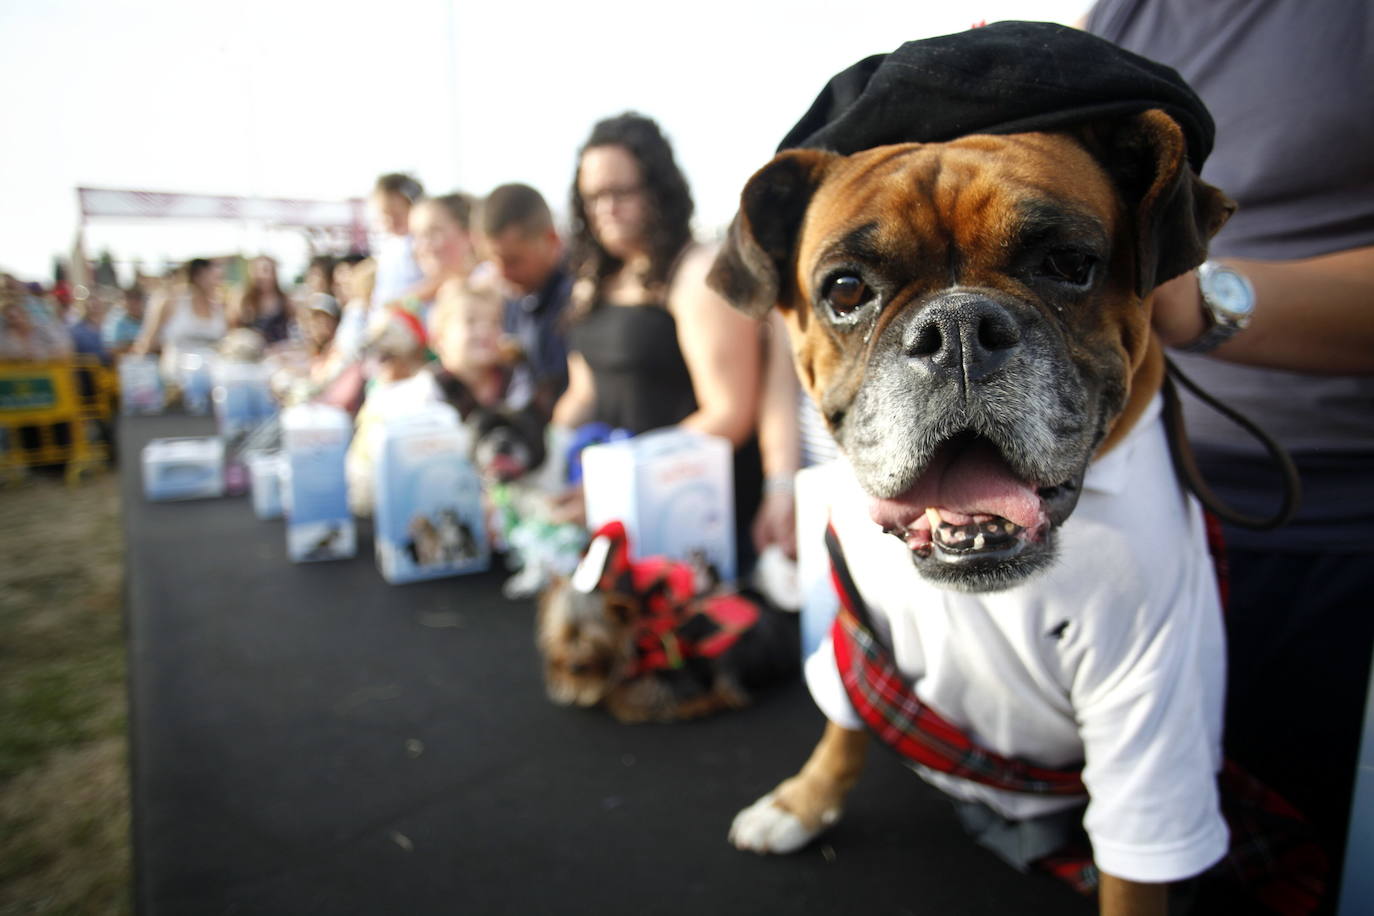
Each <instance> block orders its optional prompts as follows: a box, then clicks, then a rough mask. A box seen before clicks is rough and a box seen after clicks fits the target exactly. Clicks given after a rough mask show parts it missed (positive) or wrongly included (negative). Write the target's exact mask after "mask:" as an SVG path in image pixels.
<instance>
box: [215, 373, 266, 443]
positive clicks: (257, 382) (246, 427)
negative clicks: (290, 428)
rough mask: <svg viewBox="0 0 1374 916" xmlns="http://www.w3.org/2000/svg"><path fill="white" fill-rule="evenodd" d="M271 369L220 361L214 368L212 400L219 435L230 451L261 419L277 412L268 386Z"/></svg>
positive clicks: (263, 419)
mask: <svg viewBox="0 0 1374 916" xmlns="http://www.w3.org/2000/svg"><path fill="white" fill-rule="evenodd" d="M271 374H272V369H271V367H269V366H265V365H263V364H262V363H231V362H221V363H218V364H217V365H216V366H215V367H214V379H215V387H214V392H213V400H214V405H215V422H216V424H217V425H218V427H219V434H220V438H222V439H224V442H225V446H226V448H228V450H229V451H230V453H231V454H232V453H234V452H236V451H237V450H238V445H239V444H240V443H241V442H242V441H243V440H244V439H245V438H246V437H247V436H248V434H249V433H250V432H252V431H253V430H254V429H256V428H257V427H258V426H259V425H260V424H261V423H263V422H264V421H265V420H270V419H271V418H272V417H274V416H276V414H277V402H276V399H275V398H273V397H272V390H271V388H270V387H269V386H268V380H269V378H270V377H271Z"/></svg>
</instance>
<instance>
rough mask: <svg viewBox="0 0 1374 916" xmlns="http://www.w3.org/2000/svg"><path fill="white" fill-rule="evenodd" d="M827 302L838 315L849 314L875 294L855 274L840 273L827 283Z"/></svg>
mask: <svg viewBox="0 0 1374 916" xmlns="http://www.w3.org/2000/svg"><path fill="white" fill-rule="evenodd" d="M824 298H825V303H826V305H828V306H830V308H831V309H832V310H833V311H834V312H835V314H836V315H848V314H849V313H850V312H852V311H854V310H855V309H857V308H858V307H859V306H861V305H863V304H864V303H865V302H867V301H868V300H869V299H871V298H873V294H872V293H871V292H869V289H868V284H867V283H865V282H864V281H863V280H861V279H860V278H859V277H856V276H855V275H854V274H840V275H839V276H837V277H833V278H831V280H830V281H829V282H828V283H826V285H825V294H824Z"/></svg>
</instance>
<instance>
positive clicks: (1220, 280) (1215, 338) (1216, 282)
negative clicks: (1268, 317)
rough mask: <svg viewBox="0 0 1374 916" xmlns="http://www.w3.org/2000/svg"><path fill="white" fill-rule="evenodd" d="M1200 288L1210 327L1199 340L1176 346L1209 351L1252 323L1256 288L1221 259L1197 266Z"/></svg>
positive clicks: (1184, 348) (1196, 350)
mask: <svg viewBox="0 0 1374 916" xmlns="http://www.w3.org/2000/svg"><path fill="white" fill-rule="evenodd" d="M1197 285H1198V291H1199V292H1200V293H1201V294H1202V311H1203V315H1204V317H1205V318H1206V320H1207V328H1206V330H1204V331H1203V332H1202V334H1201V336H1199V337H1198V338H1197V339H1196V340H1194V341H1193V342H1191V343H1186V344H1183V345H1182V346H1180V347H1177V348H1175V349H1178V350H1182V351H1183V352H1184V353H1206V352H1208V351H1210V350H1214V349H1216V348H1217V347H1218V346H1220V345H1221V344H1223V343H1225V342H1226V341H1228V340H1230V339H1231V338H1232V337H1234V336H1235V335H1237V334H1239V333H1240V332H1241V331H1243V330H1245V329H1246V328H1247V327H1249V326H1250V317H1251V315H1252V314H1253V313H1254V311H1255V287H1254V286H1253V285H1252V284H1251V283H1250V281H1249V280H1248V279H1246V277H1245V275H1244V274H1242V273H1240V272H1239V271H1236V270H1232V269H1231V268H1230V267H1227V266H1226V265H1225V264H1222V263H1220V262H1218V261H1204V262H1203V263H1202V264H1200V265H1199V266H1198V269H1197Z"/></svg>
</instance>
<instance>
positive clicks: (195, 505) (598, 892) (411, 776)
mask: <svg viewBox="0 0 1374 916" xmlns="http://www.w3.org/2000/svg"><path fill="white" fill-rule="evenodd" d="M211 430H212V424H211V423H210V422H209V421H208V420H206V419H203V418H187V417H175V416H165V417H131V418H124V419H123V420H122V421H121V423H120V436H119V441H120V458H121V460H120V469H121V474H122V476H123V481H122V486H123V505H124V525H125V533H126V537H127V552H128V559H127V568H128V578H127V581H128V626H129V658H130V676H131V688H130V692H131V697H132V715H131V723H132V724H131V732H132V734H131V749H132V750H131V758H132V769H133V787H134V796H133V797H134V834H135V866H136V874H137V880H136V896H137V908H138V912H139V913H140V914H143V916H162V914H174V916H191V914H202V913H204V914H210V913H215V914H220V913H223V914H228V913H238V914H393V913H395V914H402V913H404V914H456V913H463V914H507V913H509V914H607V916H618V914H635V916H650V914H702V913H706V914H774V913H777V914H788V916H801V914H810V913H826V914H900V913H913V914H915V913H920V914H927V916H928V914H939V916H948V914H996V916H1006V914H1042V913H1043V914H1051V913H1052V914H1056V916H1059V914H1074V913H1089V912H1094V911H1095V907H1094V906H1092V905H1091V903H1089V902H1087V901H1084V900H1081V899H1080V898H1078V897H1076V896H1075V895H1074V894H1073V893H1072V892H1070V891H1068V890H1067V889H1064V888H1062V887H1061V886H1060V885H1059V884H1057V883H1056V882H1054V881H1053V880H1052V879H1049V878H1047V877H1043V876H1039V875H1033V876H1023V875H1019V874H1017V873H1015V872H1014V871H1012V870H1011V869H1010V868H1008V867H1007V866H1005V865H1003V864H1001V863H1000V862H998V861H997V860H995V859H993V858H992V857H991V856H990V855H989V854H987V853H985V852H983V851H981V850H980V849H978V848H976V847H974V846H973V845H972V844H971V843H970V841H968V840H967V839H965V838H964V836H963V835H962V834H961V832H960V829H959V827H958V826H957V825H956V823H955V820H954V816H953V813H952V811H951V810H950V808H949V806H948V804H947V803H946V802H945V801H944V800H943V798H942V797H941V796H940V795H939V794H938V793H936V792H935V791H934V790H932V789H929V788H928V787H926V786H925V785H924V784H923V783H922V782H921V781H920V780H919V779H918V778H917V777H915V776H914V775H912V774H911V773H909V772H908V771H906V770H905V769H903V768H902V767H901V766H900V765H899V764H898V763H897V762H896V760H895V759H893V758H891V757H889V756H888V755H886V754H884V753H882V752H878V751H875V753H874V755H873V757H872V762H871V763H870V766H869V769H868V771H867V772H866V773H865V774H864V777H863V779H862V781H861V782H860V784H859V787H858V789H857V790H856V791H855V793H854V796H853V799H852V804H851V807H850V809H849V812H848V814H847V815H846V818H845V820H844V821H843V822H842V823H841V824H840V825H839V826H838V827H837V828H836V829H835V830H834V831H833V832H832V833H830V834H829V835H828V836H826V837H825V838H824V841H823V842H821V843H818V844H816V845H814V846H813V847H811V848H808V849H807V850H805V851H803V852H801V853H799V854H797V855H795V856H790V857H784V858H761V857H757V856H753V855H748V854H744V853H740V852H737V851H735V850H734V849H732V848H731V847H730V846H729V845H728V844H727V843H726V840H725V833H726V829H727V826H728V824H729V822H730V818H731V817H732V816H733V814H734V813H735V811H736V810H737V809H739V808H740V807H741V806H743V805H744V804H746V803H748V802H750V801H752V800H753V799H754V798H756V797H757V796H758V795H760V794H761V793H763V792H764V791H766V790H767V789H769V788H770V787H771V786H772V785H774V784H775V783H776V782H777V781H778V780H779V779H781V778H783V777H785V776H787V775H789V774H790V773H792V772H794V771H795V770H796V769H797V767H798V766H800V764H801V762H802V761H803V760H804V759H805V757H806V755H807V753H808V752H809V751H810V749H811V747H812V745H813V744H814V742H815V740H816V739H817V738H818V737H819V735H820V732H821V728H822V724H823V723H822V720H821V716H820V714H819V713H818V712H817V711H816V709H815V708H814V707H813V705H812V703H811V701H810V699H809V697H808V696H807V694H806V690H805V688H804V686H803V685H802V684H801V683H800V682H797V683H795V684H792V685H790V686H788V687H785V688H783V689H780V690H777V691H775V692H773V693H772V694H770V695H768V696H765V697H763V698H762V699H761V700H760V702H759V703H758V704H757V705H755V706H754V707H752V708H750V709H748V710H745V711H743V712H739V713H732V714H729V715H723V716H720V717H717V718H714V719H710V720H708V721H704V722H697V723H692V724H686V725H674V726H638V727H627V726H621V725H618V724H616V723H615V722H613V721H612V720H611V719H610V718H609V717H607V716H606V715H604V714H603V713H601V712H599V711H582V710H569V709H563V708H559V707H555V706H553V705H552V704H551V703H549V702H548V700H546V699H545V697H544V695H543V688H542V683H541V680H540V674H539V669H538V660H537V656H536V653H535V650H534V646H533V638H532V631H533V606H532V604H529V603H514V602H509V601H506V600H505V599H503V598H502V597H501V595H500V590H499V588H500V583H501V581H502V578H503V574H502V573H499V572H493V573H490V574H486V575H482V576H475V577H466V578H455V579H446V580H440V581H437V582H430V583H423V584H415V585H403V586H390V585H387V584H386V583H384V582H383V581H382V579H381V577H380V575H379V574H378V573H377V570H376V566H375V564H374V562H373V560H372V556H371V542H370V541H369V540H363V541H362V543H361V548H362V549H361V552H360V555H359V556H358V557H357V558H356V559H354V560H352V561H343V562H334V563H324V564H314V565H300V566H297V565H293V564H291V563H289V562H288V561H287V560H286V556H285V534H284V532H283V528H282V523H281V522H280V521H275V522H264V521H259V520H257V519H256V518H254V517H253V514H252V509H251V506H250V504H249V501H248V500H247V498H242V497H241V498H226V499H220V500H210V501H204V502H187V503H149V502H147V501H145V500H144V498H143V495H142V489H141V481H140V467H139V461H138V457H139V452H140V450H141V448H142V447H143V445H144V444H145V443H146V442H147V441H148V440H149V439H152V438H156V437H161V436H172V435H196V434H203V433H209V432H211Z"/></svg>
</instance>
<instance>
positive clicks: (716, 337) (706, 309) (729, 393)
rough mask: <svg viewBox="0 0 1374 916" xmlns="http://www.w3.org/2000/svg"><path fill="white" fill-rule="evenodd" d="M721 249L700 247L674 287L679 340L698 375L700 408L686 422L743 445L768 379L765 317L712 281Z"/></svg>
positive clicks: (694, 377)
mask: <svg viewBox="0 0 1374 916" xmlns="http://www.w3.org/2000/svg"><path fill="white" fill-rule="evenodd" d="M714 257H715V252H714V251H712V250H710V249H707V248H695V249H693V250H692V251H691V252H689V253H688V254H687V255H686V256H685V257H684V258H683V261H682V264H681V265H680V266H679V267H678V270H677V275H676V277H675V278H674V280H673V284H672V288H671V289H670V290H669V293H668V308H669V310H670V311H671V312H672V313H673V318H674V319H675V320H676V322H677V339H678V346H679V347H680V348H681V349H682V357H683V360H684V361H685V362H686V363H687V371H688V373H689V374H690V375H691V377H692V389H693V391H695V392H696V399H697V409H696V410H695V411H694V412H693V413H691V414H690V415H689V416H687V417H686V418H685V419H684V420H683V421H682V424H681V425H682V426H684V427H687V428H688V429H695V430H697V431H699V432H704V433H710V434H712V435H716V436H722V437H724V438H726V439H729V440H730V442H731V444H733V445H735V446H736V447H738V446H740V445H741V444H743V443H744V441H745V440H747V439H748V438H749V436H750V434H751V433H753V432H754V429H755V425H756V422H757V419H758V404H759V388H760V386H761V383H762V373H763V368H762V361H763V353H762V350H763V347H762V342H761V340H760V335H759V323H758V322H757V321H755V320H754V319H753V318H750V317H749V316H747V315H745V314H743V313H742V312H739V311H736V310H735V309H734V308H732V307H731V306H730V304H729V303H727V302H726V301H725V300H724V299H722V298H721V297H720V296H719V295H717V294H716V293H715V292H714V291H713V290H712V289H711V288H710V287H708V286H707V285H706V273H707V271H708V270H710V267H711V263H712V261H713V259H714Z"/></svg>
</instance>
